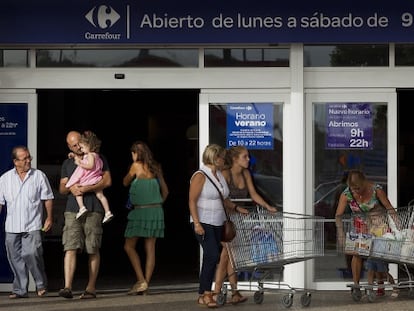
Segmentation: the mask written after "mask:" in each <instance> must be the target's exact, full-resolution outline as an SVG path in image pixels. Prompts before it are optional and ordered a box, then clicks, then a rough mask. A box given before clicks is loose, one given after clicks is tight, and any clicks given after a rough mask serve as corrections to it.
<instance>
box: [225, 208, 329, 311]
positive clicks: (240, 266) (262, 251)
mask: <svg viewBox="0 0 414 311" xmlns="http://www.w3.org/2000/svg"><path fill="white" fill-rule="evenodd" d="M250 210H251V212H250V213H249V214H239V213H234V214H231V215H230V218H231V220H232V221H233V222H234V223H235V225H236V229H237V235H236V237H235V238H234V240H233V241H232V242H230V243H226V247H227V250H228V253H229V257H230V262H231V264H232V266H233V268H234V270H235V272H236V273H237V272H249V274H250V275H251V277H250V280H249V284H250V288H255V290H256V291H255V293H254V302H255V303H257V304H260V303H262V302H263V296H264V292H265V291H271V290H285V291H286V292H287V293H286V294H285V295H284V296H283V298H282V304H283V305H284V306H285V307H291V306H292V303H293V295H294V293H295V292H296V291H298V290H300V289H298V288H293V287H291V286H289V285H288V284H285V283H282V282H281V279H282V277H283V275H282V272H283V267H284V265H286V264H290V263H295V262H299V261H304V260H308V259H311V258H315V257H320V256H323V255H324V229H323V225H324V223H323V218H322V217H315V216H308V215H302V214H292V213H283V212H277V213H271V212H269V211H267V210H266V209H264V208H262V207H261V206H256V205H255V206H253V207H251V208H250ZM275 273H276V274H278V275H279V280H278V281H274V279H272V281H270V280H269V276H270V275H271V274H275ZM266 280H267V281H266ZM303 290H304V289H303ZM222 294H224V301H225V295H226V294H227V288H226V287H225V286H224V288H223V289H222ZM219 298H220V295H219ZM221 298H223V297H222V296H221ZM310 301H311V294H310V292H309V291H306V292H305V293H304V294H303V295H302V296H301V303H302V305H303V306H308V305H309V304H310Z"/></svg>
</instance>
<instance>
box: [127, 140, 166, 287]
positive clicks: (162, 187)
mask: <svg viewBox="0 0 414 311" xmlns="http://www.w3.org/2000/svg"><path fill="white" fill-rule="evenodd" d="M131 155H132V161H133V162H132V164H131V167H130V168H129V171H128V173H127V174H126V176H125V177H124V179H123V184H124V186H126V187H128V186H129V196H130V200H131V203H132V209H131V211H130V212H129V214H128V223H127V226H126V229H125V234H124V236H125V244H124V250H125V252H126V253H127V255H128V258H129V260H130V262H131V265H132V267H133V269H134V271H135V274H136V278H137V282H136V283H135V284H134V286H133V287H132V288H131V289H130V290H129V291H128V295H137V294H138V293H142V292H146V291H147V289H148V284H149V283H150V281H151V277H152V273H153V272H154V268H155V243H156V241H157V238H163V237H164V210H163V208H162V204H163V202H164V201H165V199H166V198H167V196H168V187H167V184H166V183H165V180H164V177H163V173H162V169H161V165H160V164H159V163H158V162H157V161H155V159H154V158H153V155H152V152H151V150H150V149H149V147H148V146H147V144H145V143H144V142H142V141H137V142H134V143H133V144H132V146H131ZM140 238H143V239H144V245H145V253H146V262H145V273H144V272H143V270H142V266H141V259H140V257H139V255H138V252H137V250H136V246H137V242H138V240H139V239H140Z"/></svg>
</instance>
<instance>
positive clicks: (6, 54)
mask: <svg viewBox="0 0 414 311" xmlns="http://www.w3.org/2000/svg"><path fill="white" fill-rule="evenodd" d="M28 64H29V61H28V50H0V67H17V68H18V67H28Z"/></svg>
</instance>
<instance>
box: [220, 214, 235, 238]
mask: <svg viewBox="0 0 414 311" xmlns="http://www.w3.org/2000/svg"><path fill="white" fill-rule="evenodd" d="M235 237H236V226H235V225H234V222H232V221H231V220H230V219H227V220H225V221H224V223H223V231H222V232H221V241H222V242H231V241H232V240H233V239H234V238H235Z"/></svg>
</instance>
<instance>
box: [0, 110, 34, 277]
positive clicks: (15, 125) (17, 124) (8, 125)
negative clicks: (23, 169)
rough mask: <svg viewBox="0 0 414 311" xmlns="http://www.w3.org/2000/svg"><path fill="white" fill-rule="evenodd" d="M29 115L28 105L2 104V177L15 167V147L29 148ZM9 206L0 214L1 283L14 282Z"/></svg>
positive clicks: (0, 133)
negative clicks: (8, 231) (9, 251)
mask: <svg viewBox="0 0 414 311" xmlns="http://www.w3.org/2000/svg"><path fill="white" fill-rule="evenodd" d="M27 113H28V107H27V104H26V103H13V104H10V103H0V145H1V146H2V147H1V150H0V175H1V174H3V173H4V172H5V171H7V170H9V169H11V168H12V167H13V163H12V159H11V151H12V149H13V147H14V146H17V145H25V146H27V120H28V119H27ZM6 213H7V206H3V208H2V210H1V213H0V283H10V282H12V281H13V274H12V272H11V269H10V266H9V262H8V260H7V255H6V249H5V245H4V238H5V234H4V222H5V218H6Z"/></svg>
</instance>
